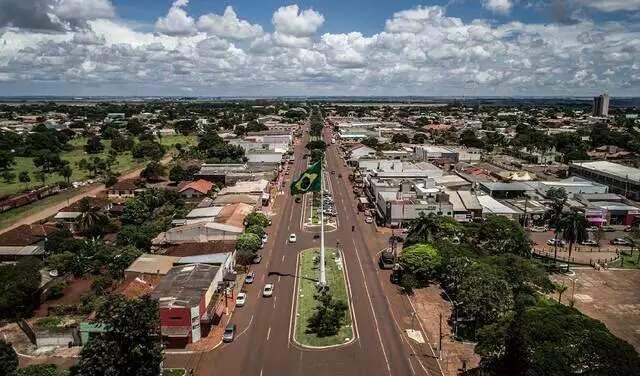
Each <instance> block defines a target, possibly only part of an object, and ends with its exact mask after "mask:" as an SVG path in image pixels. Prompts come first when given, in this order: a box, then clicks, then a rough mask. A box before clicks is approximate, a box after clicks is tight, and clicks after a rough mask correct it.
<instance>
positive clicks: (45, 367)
mask: <svg viewBox="0 0 640 376" xmlns="http://www.w3.org/2000/svg"><path fill="white" fill-rule="evenodd" d="M65 375H67V372H65V371H63V370H60V369H58V367H57V366H56V365H55V364H32V365H30V366H27V367H25V368H20V369H18V372H16V376H65Z"/></svg>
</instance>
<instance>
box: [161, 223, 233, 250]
mask: <svg viewBox="0 0 640 376" xmlns="http://www.w3.org/2000/svg"><path fill="white" fill-rule="evenodd" d="M242 231H243V228H242V227H236V226H232V225H226V224H223V223H216V222H197V223H193V224H188V225H185V226H179V227H174V228H171V229H169V230H167V231H165V232H162V233H160V234H159V235H158V236H157V237H156V238H155V239H153V244H154V245H156V246H161V245H167V244H179V243H194V242H195V243H198V242H210V241H214V240H236V239H237V238H238V236H239V235H240V234H242Z"/></svg>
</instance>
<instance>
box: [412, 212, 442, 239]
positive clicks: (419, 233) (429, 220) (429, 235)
mask: <svg viewBox="0 0 640 376" xmlns="http://www.w3.org/2000/svg"><path fill="white" fill-rule="evenodd" d="M436 229H437V219H436V215H435V214H433V213H430V214H429V215H424V213H420V216H419V217H418V218H416V219H414V220H413V221H411V223H410V225H409V234H408V235H407V239H406V240H405V246H410V245H412V244H418V243H430V242H431V241H432V240H433V236H434V233H435V232H436Z"/></svg>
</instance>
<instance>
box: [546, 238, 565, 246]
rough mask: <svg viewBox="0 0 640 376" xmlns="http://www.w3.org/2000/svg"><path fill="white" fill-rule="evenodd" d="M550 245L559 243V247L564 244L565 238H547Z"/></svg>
mask: <svg viewBox="0 0 640 376" xmlns="http://www.w3.org/2000/svg"><path fill="white" fill-rule="evenodd" d="M547 244H548V245H557V246H559V247H562V246H564V240H562V239H549V240H547Z"/></svg>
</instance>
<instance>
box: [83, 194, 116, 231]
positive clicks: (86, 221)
mask: <svg viewBox="0 0 640 376" xmlns="http://www.w3.org/2000/svg"><path fill="white" fill-rule="evenodd" d="M80 213H81V214H80V218H79V219H78V229H79V230H80V232H82V233H85V234H88V235H91V236H97V235H99V234H101V233H102V227H104V226H105V225H106V224H107V223H108V222H109V218H107V216H106V215H105V214H103V213H102V212H101V211H100V208H98V207H95V206H93V205H91V201H90V200H89V199H88V198H87V197H85V198H83V199H82V200H80Z"/></svg>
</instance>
